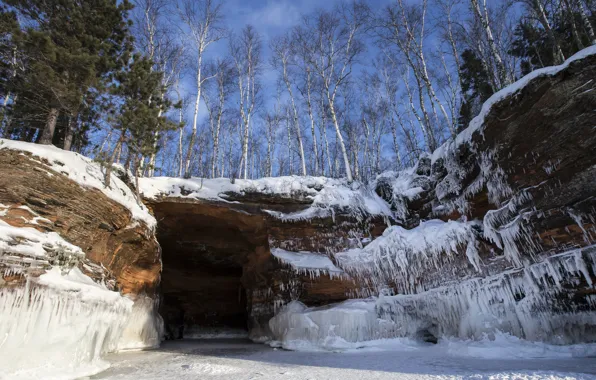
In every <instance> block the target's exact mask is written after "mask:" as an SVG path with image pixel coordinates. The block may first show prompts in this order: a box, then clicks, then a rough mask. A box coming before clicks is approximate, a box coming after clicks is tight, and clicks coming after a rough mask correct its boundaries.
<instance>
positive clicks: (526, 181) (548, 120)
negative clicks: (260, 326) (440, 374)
mask: <svg viewBox="0 0 596 380" xmlns="http://www.w3.org/2000/svg"><path fill="white" fill-rule="evenodd" d="M595 53H596V48H594V47H591V48H588V49H586V50H584V51H582V52H580V53H578V54H577V55H576V56H574V57H572V58H570V59H569V60H568V61H567V62H565V64H563V65H561V66H557V67H552V68H547V69H544V70H539V71H536V72H534V73H532V74H530V75H529V76H527V77H524V78H522V79H521V80H520V81H518V82H516V83H514V84H513V85H511V86H509V87H507V88H505V89H503V90H502V91H500V92H499V93H497V94H495V95H494V96H493V97H491V98H490V99H489V100H488V101H487V103H486V104H485V105H484V106H483V108H482V111H481V113H480V115H479V116H478V117H476V118H475V119H474V120H473V121H472V123H471V124H470V126H469V127H468V128H467V129H466V130H464V131H463V132H462V133H460V134H459V135H458V136H457V138H455V139H453V140H452V141H449V142H447V143H445V144H444V145H443V146H442V147H440V148H439V149H437V151H435V152H434V153H433V154H432V155H426V156H423V157H421V158H420V159H419V161H418V163H417V164H416V166H415V167H413V168H409V169H407V170H404V171H401V172H394V173H383V174H382V175H380V176H379V177H378V178H377V180H376V182H375V183H374V184H373V186H374V188H375V190H376V193H377V194H378V195H379V196H381V197H382V198H383V199H384V200H385V201H386V202H387V203H388V204H389V205H390V207H391V209H392V211H393V213H394V217H395V219H396V223H395V225H393V226H391V227H389V228H387V229H386V230H385V231H384V233H383V234H382V235H381V236H379V237H377V238H376V239H374V240H372V242H370V243H367V244H362V245H361V246H356V247H352V248H349V249H345V250H342V251H340V252H337V251H335V252H332V253H330V254H329V258H330V261H331V262H332V263H333V265H334V273H343V275H344V276H348V277H350V278H351V279H353V281H355V282H356V283H358V284H359V285H360V286H361V289H360V291H359V294H360V296H372V297H371V298H367V299H366V300H364V299H363V301H362V302H361V303H354V302H355V301H349V302H348V303H345V302H344V303H340V304H337V305H335V306H326V307H313V306H317V305H309V304H308V303H306V305H304V302H302V303H296V302H292V303H290V304H288V305H287V306H286V307H283V308H280V310H281V311H280V312H278V313H277V315H276V316H275V317H274V318H272V319H271V321H270V322H269V325H270V328H271V331H272V334H273V336H274V338H275V339H276V341H277V342H278V344H281V345H282V346H284V347H288V348H294V347H300V346H302V345H305V344H306V345H308V346H315V347H326V348H334V347H340V348H341V347H343V346H349V347H354V346H358V345H359V344H362V342H364V341H370V340H374V339H384V338H393V337H419V338H423V339H426V340H430V341H436V339H441V338H449V337H455V338H463V339H469V338H473V339H480V338H483V337H486V336H488V337H492V338H494V337H495V336H496V335H498V334H502V333H507V334H511V335H514V336H517V337H521V338H524V339H527V340H531V341H545V342H550V343H554V344H571V343H577V342H596V307H595V306H596V288H595V286H594V284H595V283H596V256H595V247H594V244H595V243H596V223H595V221H596V197H595V194H596V156H595V155H594V153H593V152H595V151H596V133H595V132H594V120H595V119H596V113H595V112H594V109H595V108H594V105H596V91H594V89H595V87H594V83H596V56H595V55H594V54H595ZM296 254H300V253H299V252H296ZM285 257H288V259H286V260H287V261H288V262H289V263H290V264H292V263H300V262H301V261H300V260H299V259H297V258H291V259H290V258H289V257H290V256H289V255H287V254H286V255H285ZM294 266H296V265H294ZM352 298H356V297H352ZM295 301H297V302H300V301H301V300H300V299H299V298H296V299H295Z"/></svg>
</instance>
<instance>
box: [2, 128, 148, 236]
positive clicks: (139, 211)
mask: <svg viewBox="0 0 596 380" xmlns="http://www.w3.org/2000/svg"><path fill="white" fill-rule="evenodd" d="M1 149H11V150H18V151H22V152H29V153H31V154H33V156H36V157H40V158H42V159H45V160H47V161H48V162H49V166H50V168H51V169H53V170H55V171H56V172H58V173H62V174H64V175H66V176H68V178H70V179H71V180H73V181H75V182H76V183H78V184H79V185H81V187H83V188H94V189H98V190H99V191H101V192H102V193H103V194H104V195H105V196H107V197H108V198H110V199H112V200H113V201H116V202H118V203H120V204H121V205H123V206H124V207H126V208H127V209H129V210H130V212H131V213H132V217H133V218H134V219H136V220H141V221H143V222H145V223H146V224H147V226H149V227H150V228H153V227H154V226H155V225H156V223H157V222H156V220H155V218H154V217H153V216H152V215H151V214H150V213H149V211H148V210H147V208H146V207H145V206H144V205H143V204H140V203H139V202H137V199H136V197H135V195H134V193H133V191H132V190H131V189H130V188H129V187H128V186H126V184H125V183H124V182H122V181H121V180H120V179H119V178H118V177H117V176H116V175H112V178H111V183H110V187H107V188H106V187H105V186H104V184H103V182H104V170H103V169H102V167H101V166H100V165H99V164H98V163H97V162H94V161H93V160H92V159H90V158H87V157H85V156H82V155H80V154H78V153H75V152H69V151H65V150H62V149H60V148H57V147H55V146H53V145H39V144H32V143H26V142H22V141H13V140H5V139H0V150H1ZM48 175H51V173H48Z"/></svg>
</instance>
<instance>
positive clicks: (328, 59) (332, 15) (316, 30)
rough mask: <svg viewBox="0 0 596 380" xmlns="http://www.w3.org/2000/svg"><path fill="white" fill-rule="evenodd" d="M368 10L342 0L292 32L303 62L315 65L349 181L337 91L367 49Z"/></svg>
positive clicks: (347, 157) (355, 3) (307, 18)
mask: <svg viewBox="0 0 596 380" xmlns="http://www.w3.org/2000/svg"><path fill="white" fill-rule="evenodd" d="M369 12H370V11H369V9H368V7H367V5H365V4H364V3H362V2H356V1H354V2H351V3H349V4H344V3H342V4H340V5H338V6H337V7H336V8H335V9H334V10H332V11H324V10H320V11H318V12H316V13H314V14H313V15H311V16H310V17H305V18H304V19H303V24H302V25H301V26H300V27H298V28H296V29H295V30H294V33H293V38H294V39H295V40H296V42H297V47H298V49H299V50H300V56H301V57H303V58H304V59H305V62H304V64H306V65H308V66H310V67H312V69H313V71H314V72H315V73H317V75H318V76H319V77H320V79H321V82H322V87H323V90H324V91H323V92H324V96H325V99H326V102H327V106H328V110H329V113H330V115H331V120H332V122H333V125H334V127H335V133H336V141H337V144H338V145H339V148H340V149H341V153H342V156H343V161H344V170H345V174H346V178H347V180H348V181H350V182H351V181H352V180H353V177H352V169H351V165H350V159H349V156H348V151H347V149H346V144H345V142H344V138H343V136H342V132H341V128H340V124H339V119H338V115H337V101H338V98H337V95H338V90H339V89H340V88H341V87H342V86H344V85H345V84H346V83H347V82H348V81H349V80H350V79H351V75H352V71H353V69H354V65H355V64H356V63H357V59H358V58H359V56H360V55H361V54H362V53H363V52H364V50H365V45H364V43H363V42H362V39H361V37H362V35H363V32H364V29H365V27H366V22H367V20H368V17H369Z"/></svg>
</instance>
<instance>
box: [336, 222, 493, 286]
mask: <svg viewBox="0 0 596 380" xmlns="http://www.w3.org/2000/svg"><path fill="white" fill-rule="evenodd" d="M473 225H474V223H467V222H456V221H448V222H443V221H441V220H429V221H426V222H422V223H420V225H419V226H418V227H416V228H413V229H411V230H407V229H405V228H403V227H400V226H392V227H389V228H387V229H386V230H385V232H384V233H383V235H382V236H380V237H378V238H377V239H375V240H373V241H372V242H371V243H370V244H368V245H367V246H366V247H364V248H354V249H350V250H347V251H345V252H340V253H338V254H336V255H335V258H336V260H337V263H338V265H339V267H340V268H342V269H344V270H345V271H346V272H348V273H350V274H354V275H356V276H357V277H359V278H361V279H363V280H366V281H367V282H370V283H371V284H373V285H374V286H375V288H377V289H379V290H380V289H382V288H383V287H385V285H386V284H388V283H390V282H396V284H397V287H398V289H399V290H400V292H406V293H413V292H418V291H422V290H426V289H424V284H423V283H421V282H420V277H421V276H423V274H424V272H425V271H426V270H428V269H429V268H439V267H440V266H441V263H442V262H444V261H449V260H451V259H452V258H453V257H454V256H457V255H459V252H460V251H462V250H463V251H464V252H465V254H466V258H467V260H468V261H469V263H470V264H471V265H472V266H473V267H474V269H475V270H476V271H480V270H481V269H480V257H479V256H478V251H477V250H476V236H475V234H476V233H475V231H474V229H473V228H472V226H473Z"/></svg>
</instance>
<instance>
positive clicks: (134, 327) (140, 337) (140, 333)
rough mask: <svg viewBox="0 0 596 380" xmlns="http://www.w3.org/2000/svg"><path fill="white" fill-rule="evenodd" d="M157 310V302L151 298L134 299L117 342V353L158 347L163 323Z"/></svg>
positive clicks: (141, 296)
mask: <svg viewBox="0 0 596 380" xmlns="http://www.w3.org/2000/svg"><path fill="white" fill-rule="evenodd" d="M157 309H158V305H157V301H155V300H153V299H152V298H150V297H147V296H144V295H140V296H137V297H136V299H135V300H134V303H133V305H132V310H131V313H130V314H129V315H128V317H127V319H126V322H125V325H124V329H123V331H122V334H121V337H120V339H119V340H118V347H117V349H118V351H128V350H141V349H145V348H156V347H159V344H160V343H161V341H162V339H163V336H164V322H163V318H162V317H161V315H159V313H158V312H157Z"/></svg>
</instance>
